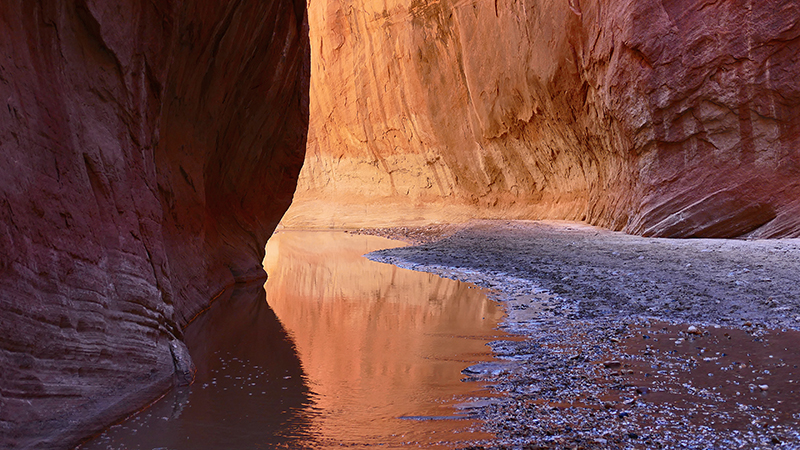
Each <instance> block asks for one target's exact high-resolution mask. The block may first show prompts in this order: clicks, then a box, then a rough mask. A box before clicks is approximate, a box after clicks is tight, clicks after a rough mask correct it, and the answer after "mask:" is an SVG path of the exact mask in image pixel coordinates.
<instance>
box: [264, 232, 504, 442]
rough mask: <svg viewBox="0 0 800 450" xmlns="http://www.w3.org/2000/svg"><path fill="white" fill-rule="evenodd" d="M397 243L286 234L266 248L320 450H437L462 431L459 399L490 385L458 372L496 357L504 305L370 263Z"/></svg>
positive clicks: (270, 290) (270, 287) (272, 299)
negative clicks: (406, 447) (352, 449)
mask: <svg viewBox="0 0 800 450" xmlns="http://www.w3.org/2000/svg"><path fill="white" fill-rule="evenodd" d="M398 245H400V244H398V243H397V242H395V241H390V240H387V239H383V238H378V237H373V236H352V235H348V234H345V233H341V232H282V233H279V234H277V235H275V236H274V237H273V238H272V239H271V240H270V242H269V244H268V245H267V257H266V259H265V267H266V269H267V273H269V280H268V281H267V284H266V289H267V301H268V302H269V304H270V306H272V308H273V309H274V311H275V314H277V316H278V318H279V319H280V320H281V323H283V325H284V326H285V327H286V329H287V330H288V331H289V333H290V334H291V335H292V338H293V340H294V342H295V344H296V347H297V351H298V354H299V356H300V360H301V361H302V364H303V370H304V372H305V373H306V376H307V379H308V381H309V383H310V388H311V391H312V392H313V394H314V397H313V398H314V402H315V405H316V407H317V408H318V410H319V411H320V414H318V415H316V416H313V417H312V418H311V420H312V429H313V430H314V432H315V434H316V435H317V436H318V438H319V439H320V441H319V442H318V444H320V445H326V444H330V445H337V444H345V445H378V444H383V445H390V446H391V445H397V444H401V443H404V442H408V443H416V442H418V443H420V444H423V445H424V446H426V447H431V446H433V444H434V443H435V442H437V441H441V440H444V441H451V440H453V439H461V438H464V439H466V438H475V437H480V436H476V435H471V436H469V435H466V433H459V434H458V435H453V434H452V431H454V430H464V429H465V428H466V427H468V426H469V425H470V423H469V422H467V421H463V420H436V421H430V420H428V421H418V420H408V419H405V420H404V419H401V417H421V416H426V417H430V418H433V417H438V418H444V417H447V416H450V417H452V416H453V411H454V409H453V407H452V405H453V403H454V398H456V399H458V398H459V397H460V398H461V399H462V400H463V399H464V398H465V397H467V396H469V395H470V394H475V392H474V390H475V389H478V388H479V387H480V386H478V385H475V384H472V383H462V382H460V379H461V378H462V376H461V374H460V371H461V370H462V369H464V368H465V367H466V366H469V365H470V364H472V363H474V362H475V361H482V360H487V359H489V349H488V347H486V346H485V343H486V342H487V341H488V340H490V339H491V338H492V337H493V336H494V335H495V334H496V333H497V332H496V331H494V327H495V326H496V325H497V322H498V321H499V320H500V318H501V316H502V311H501V310H500V308H499V306H498V305H497V304H496V303H494V302H492V301H490V300H488V299H487V298H486V296H485V295H484V293H483V292H481V291H480V290H478V289H475V288H472V287H470V286H468V285H466V284H464V283H459V282H456V281H452V280H446V279H442V278H439V277H437V276H435V275H432V274H427V273H420V272H412V271H409V270H405V269H400V268H397V267H395V266H392V265H387V264H379V263H374V262H371V261H369V260H367V259H366V258H364V257H362V255H363V254H364V253H367V252H370V251H373V250H377V249H380V248H387V247H396V246H398Z"/></svg>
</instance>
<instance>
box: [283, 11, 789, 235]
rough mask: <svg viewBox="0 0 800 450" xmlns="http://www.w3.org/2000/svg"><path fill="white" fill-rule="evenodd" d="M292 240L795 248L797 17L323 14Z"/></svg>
mask: <svg viewBox="0 0 800 450" xmlns="http://www.w3.org/2000/svg"><path fill="white" fill-rule="evenodd" d="M309 21H310V29H311V41H312V44H311V45H312V56H311V61H312V81H311V123H310V130H309V144H308V150H307V162H306V167H305V169H304V171H303V173H302V174H301V179H300V183H299V186H298V193H297V194H296V196H295V203H294V205H293V206H292V208H291V209H290V210H289V213H287V217H286V218H285V219H284V223H285V224H286V225H288V226H361V225H385V224H387V223H396V222H401V221H402V222H405V223H410V222H415V221H416V222H429V221H436V220H443V221H459V220H465V219H468V218H472V217H488V218H558V219H570V220H583V221H586V222H588V223H591V224H595V225H601V226H604V227H608V228H612V229H615V230H624V231H627V232H630V233H636V234H644V235H649V236H670V237H691V236H705V237H723V236H727V237H730V236H740V235H752V236H758V237H776V236H798V235H800V200H798V199H800V147H799V145H800V85H799V84H798V83H796V82H795V76H796V74H797V73H798V71H800V58H798V56H797V55H799V54H800V6H799V5H798V4H797V2H794V1H790V0H780V1H770V2H758V1H753V0H733V1H725V2H707V1H701V0H680V1H679V0H672V1H656V0H621V1H613V2H604V1H597V0H557V1H556V0H495V1H488V0H487V1H483V0H470V1H461V0H442V1H435V2H434V1H427V0H389V1H385V2H372V1H369V0H325V1H322V0H312V1H311V2H310V4H309Z"/></svg>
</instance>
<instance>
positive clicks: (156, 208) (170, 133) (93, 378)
mask: <svg viewBox="0 0 800 450" xmlns="http://www.w3.org/2000/svg"><path fill="white" fill-rule="evenodd" d="M112 3H113V4H112ZM112 3H108V2H102V1H93V0H85V1H77V2H68V1H57V2H52V1H28V0H25V1H22V0H20V1H11V2H6V3H4V5H3V7H2V9H1V10H0V54H2V55H3V57H2V58H1V59H0V98H2V99H3V101H4V102H5V103H6V106H5V107H2V108H0V167H2V170H0V216H1V217H2V220H0V253H1V254H2V258H1V259H0V447H2V448H29V447H31V448H50V447H54V448H65V447H69V446H70V445H73V444H74V443H75V442H76V441H77V440H79V439H81V438H84V437H86V436H87V435H88V434H91V433H93V432H95V431H97V430H99V429H100V428H102V427H103V426H105V425H107V424H109V423H110V422H111V421H114V420H116V419H118V418H120V417H121V416H123V415H125V414H127V413H129V412H131V411H134V410H136V409H137V408H140V407H142V406H144V405H146V404H147V403H148V402H149V401H152V400H153V399H155V398H156V397H157V396H158V395H160V394H161V393H163V392H164V391H165V390H166V389H168V388H169V387H170V386H171V385H172V384H173V383H175V382H177V383H185V382H187V381H189V380H190V379H191V377H192V364H191V359H190V358H189V356H188V354H187V352H186V347H185V346H184V345H183V343H182V336H181V328H182V326H183V325H185V324H186V323H187V321H188V320H189V319H190V318H191V317H193V316H194V315H195V314H197V313H198V312H199V311H200V310H201V309H202V308H203V307H205V306H206V305H207V304H208V302H209V301H210V300H211V298H212V297H213V296H214V295H215V294H217V293H219V292H220V291H221V290H222V289H223V288H225V287H226V286H230V285H231V284H233V283H234V282H236V281H246V280H249V279H254V278H263V276H264V274H263V270H262V269H261V261H262V259H263V256H264V244H265V243H266V240H267V238H268V237H269V236H270V234H271V232H272V231H273V229H274V227H275V226H276V224H277V222H278V220H279V219H280V216H281V215H282V214H283V212H284V211H285V209H286V208H287V207H288V205H289V203H290V201H291V196H292V193H293V191H294V188H295V184H296V177H297V173H298V172H299V169H300V166H301V164H302V158H303V149H304V147H305V136H306V132H307V124H308V103H307V102H308V100H307V93H308V76H309V65H308V34H307V25H306V24H305V22H304V14H305V12H304V10H305V4H304V2H302V1H299V0H298V1H292V0H274V1H266V2H263V1H243V2H235V3H230V2H217V1H214V2H145V1H124V2H112Z"/></svg>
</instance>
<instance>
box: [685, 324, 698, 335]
mask: <svg viewBox="0 0 800 450" xmlns="http://www.w3.org/2000/svg"><path fill="white" fill-rule="evenodd" d="M686 331H687V332H688V333H689V334H700V330H699V329H697V327H696V326H694V325H690V326H689V328H688V329H687V330H686Z"/></svg>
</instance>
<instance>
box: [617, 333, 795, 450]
mask: <svg viewBox="0 0 800 450" xmlns="http://www.w3.org/2000/svg"><path fill="white" fill-rule="evenodd" d="M687 330H688V326H687V325H674V324H669V323H664V322H659V321H651V322H649V323H647V324H646V325H644V326H637V327H635V328H634V329H633V330H632V333H631V334H630V335H629V336H628V338H627V339H625V341H624V342H623V348H622V349H623V350H624V351H625V353H627V355H629V358H626V359H624V360H623V361H624V364H623V365H622V366H621V369H620V370H618V371H616V372H618V373H619V375H620V376H621V377H623V378H625V379H626V380H627V382H628V383H629V385H630V386H632V391H633V393H634V394H635V396H636V397H638V398H639V399H641V401H645V402H648V403H651V404H654V405H663V406H664V407H666V405H669V408H671V409H674V410H680V411H682V412H683V413H684V415H685V416H686V417H687V418H689V420H690V421H691V423H693V424H695V425H698V426H705V427H710V428H712V429H715V430H718V431H723V430H731V429H734V430H754V431H755V430H759V431H763V430H764V429H766V428H769V427H775V426H778V427H786V428H791V429H796V427H797V425H798V419H800V401H798V400H800V359H799V358H798V350H797V345H798V343H799V342H800V332H798V331H795V330H774V329H767V328H764V327H759V326H755V325H752V324H749V323H748V324H747V325H746V326H744V327H743V328H741V329H740V328H728V327H719V326H702V325H701V326H695V327H694V328H693V329H692V330H691V332H689V331H687ZM623 361H621V362H623ZM776 439H778V440H781V439H780V438H776Z"/></svg>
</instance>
